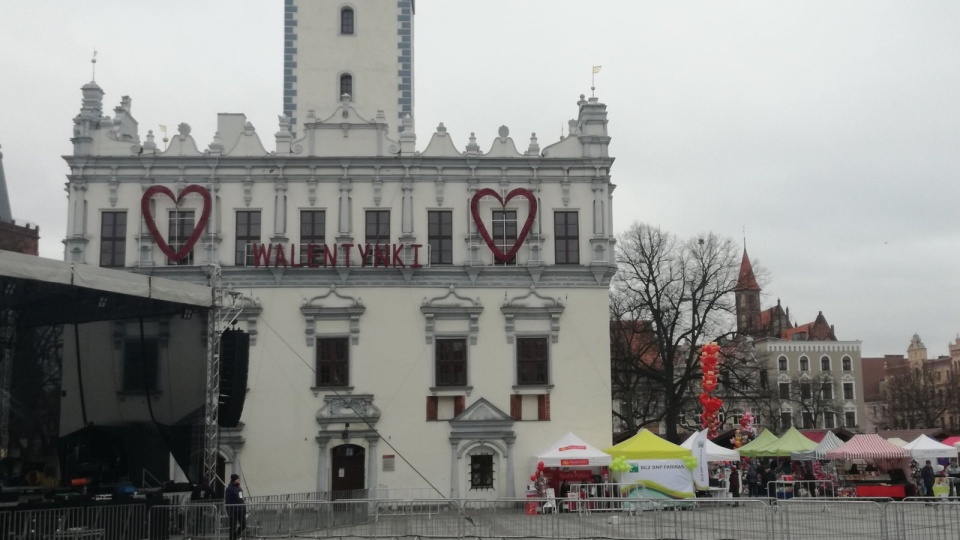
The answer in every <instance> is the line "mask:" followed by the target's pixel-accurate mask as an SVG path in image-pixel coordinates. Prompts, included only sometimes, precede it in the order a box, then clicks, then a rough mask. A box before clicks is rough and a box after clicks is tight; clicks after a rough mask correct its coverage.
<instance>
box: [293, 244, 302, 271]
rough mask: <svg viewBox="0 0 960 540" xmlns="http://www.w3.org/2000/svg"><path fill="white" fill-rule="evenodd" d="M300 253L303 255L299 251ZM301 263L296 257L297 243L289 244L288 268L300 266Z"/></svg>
mask: <svg viewBox="0 0 960 540" xmlns="http://www.w3.org/2000/svg"><path fill="white" fill-rule="evenodd" d="M301 255H303V254H302V253H301ZM302 267H303V264H302V263H300V261H299V260H298V259H297V245H296V244H290V268H302Z"/></svg>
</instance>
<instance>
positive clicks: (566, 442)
mask: <svg viewBox="0 0 960 540" xmlns="http://www.w3.org/2000/svg"><path fill="white" fill-rule="evenodd" d="M610 460H611V457H610V454H606V453H604V452H603V451H602V450H599V449H598V448H596V447H593V446H591V445H589V444H587V443H586V442H584V441H583V439H581V438H580V437H577V436H576V435H574V434H573V433H567V434H566V435H564V436H563V437H560V439H558V440H557V442H555V443H553V444H551V445H550V446H548V447H546V448H544V449H543V450H541V451H540V452H538V453H537V454H535V455H534V456H533V463H534V468H536V464H537V463H539V462H541V461H542V462H543V465H544V467H606V466H608V465H610Z"/></svg>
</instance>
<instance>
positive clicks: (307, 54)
mask: <svg viewBox="0 0 960 540" xmlns="http://www.w3.org/2000/svg"><path fill="white" fill-rule="evenodd" d="M285 9H286V13H285V20H284V53H283V57H284V62H283V66H284V69H283V74H284V76H283V111H284V115H286V116H288V117H290V118H291V120H292V122H291V123H292V126H293V127H292V129H293V130H294V131H295V132H299V133H302V132H303V129H302V126H303V124H304V123H306V122H307V115H308V113H309V111H311V110H312V111H314V115H315V117H316V119H317V120H318V121H323V120H326V119H327V118H329V117H330V116H331V115H333V114H334V113H335V111H336V110H337V108H338V107H339V106H340V104H341V99H344V95H345V94H346V95H349V96H350V100H351V101H352V102H353V106H354V108H355V109H356V111H357V112H358V114H360V116H362V117H364V118H365V119H367V120H371V121H372V120H374V119H375V118H377V116H378V112H379V111H383V114H384V117H385V118H386V124H387V125H388V126H389V136H390V137H391V138H392V139H394V140H396V138H397V134H398V133H399V131H400V125H401V120H402V119H403V118H404V117H406V116H408V115H409V116H410V117H413V14H414V1H413V0H397V1H396V2H391V1H386V0H349V1H347V2H342V1H340V0H337V1H332V0H286V8H285Z"/></svg>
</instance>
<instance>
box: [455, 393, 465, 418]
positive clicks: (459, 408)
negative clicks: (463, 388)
mask: <svg viewBox="0 0 960 540" xmlns="http://www.w3.org/2000/svg"><path fill="white" fill-rule="evenodd" d="M466 405H467V397H466V396H457V397H455V398H454V399H453V415H454V416H459V415H460V413H462V412H463V409H465V408H466Z"/></svg>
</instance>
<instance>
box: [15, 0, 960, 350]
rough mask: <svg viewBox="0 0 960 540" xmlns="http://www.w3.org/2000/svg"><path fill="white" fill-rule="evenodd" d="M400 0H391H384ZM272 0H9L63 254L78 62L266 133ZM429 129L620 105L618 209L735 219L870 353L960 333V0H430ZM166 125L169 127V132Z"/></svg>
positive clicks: (39, 176) (689, 226)
mask: <svg viewBox="0 0 960 540" xmlns="http://www.w3.org/2000/svg"><path fill="white" fill-rule="evenodd" d="M383 1H385V2H386V1H391V0H383ZM282 21H283V1H282V0H203V1H202V2H197V1H187V0H173V1H170V2H164V3H146V2H130V1H129V0H126V1H120V0H84V1H82V2H63V1H52V0H34V1H30V2H14V1H7V2H4V3H3V6H2V7H0V145H2V152H3V154H4V158H3V165H4V168H5V171H6V176H7V183H8V190H9V192H10V199H11V203H12V207H13V214H14V217H15V218H18V219H21V220H25V221H30V222H34V223H37V224H39V225H40V231H41V235H42V240H41V254H42V255H43V256H45V257H52V258H58V259H59V258H62V251H63V246H62V244H61V240H62V239H63V237H64V234H65V230H66V229H65V227H66V226H65V221H66V213H67V210H66V195H65V193H64V191H63V186H64V183H65V175H66V173H67V168H66V165H65V163H64V161H63V160H62V159H61V158H60V156H61V155H64V154H67V153H69V152H70V151H71V145H70V142H69V138H70V136H71V128H72V123H71V120H72V118H73V116H75V115H76V114H77V112H78V111H79V108H80V98H81V95H80V86H81V85H83V84H84V83H86V82H88V81H89V80H90V78H91V72H90V68H91V64H90V57H91V54H92V52H93V50H94V49H96V50H97V51H99V54H98V60H99V62H98V63H97V82H98V83H99V84H100V85H101V87H102V88H103V89H104V91H105V92H106V103H105V105H106V106H105V109H107V110H108V111H110V114H112V109H113V107H115V106H116V105H118V104H119V100H120V97H121V96H122V95H130V96H131V97H132V98H133V115H134V116H135V117H136V118H137V120H138V121H139V122H140V126H141V135H142V136H145V134H146V130H147V129H154V130H155V131H156V130H157V129H158V126H159V125H160V124H166V125H167V126H169V127H170V132H171V133H174V132H175V126H176V125H177V124H178V123H179V122H187V123H189V124H190V125H191V126H192V127H193V135H194V137H195V138H196V139H197V141H198V143H199V145H200V146H201V147H205V146H206V145H207V144H208V143H209V142H210V140H211V138H212V136H213V131H214V126H215V123H216V114H217V113H218V112H242V113H245V114H246V115H247V117H248V118H249V119H250V120H251V121H252V122H253V124H254V125H255V126H256V128H257V130H258V133H259V134H260V135H261V138H262V139H263V140H264V143H265V144H266V145H267V147H268V148H270V149H272V148H273V137H272V135H273V133H274V132H275V131H276V130H277V123H276V117H277V115H278V114H280V113H281V112H282V97H281V92H282V45H283V42H282V37H283V26H282ZM415 21H416V22H415V24H416V30H415V32H416V41H415V67H416V79H415V82H416V101H417V106H416V123H417V132H418V135H419V147H420V148H421V149H422V148H423V147H424V145H425V144H426V143H427V142H428V141H429V136H430V133H431V132H432V131H433V130H434V128H435V127H436V125H437V124H438V123H439V122H444V124H445V125H446V126H447V129H448V130H449V131H450V133H451V134H452V136H453V137H454V140H455V141H457V142H458V144H459V145H460V146H461V147H462V146H464V145H465V144H466V143H467V138H468V137H469V135H470V132H471V131H474V132H476V133H477V136H478V138H479V140H480V144H481V147H483V148H486V147H489V145H490V142H491V141H492V139H493V137H494V136H495V135H496V133H497V128H498V127H499V126H500V125H502V124H505V125H507V126H508V127H509V128H510V129H511V134H512V136H513V137H514V138H515V139H516V140H517V145H518V147H521V148H523V147H524V146H526V141H527V138H528V137H529V134H530V133H531V132H536V133H537V135H538V136H539V139H540V144H541V146H546V145H547V144H550V143H551V142H554V141H556V140H557V138H558V137H559V135H560V133H561V129H562V128H563V127H564V126H565V125H566V122H567V120H569V119H571V118H574V117H575V116H576V114H577V110H576V102H577V99H578V96H579V95H580V94H581V93H586V94H589V92H590V88H589V87H590V73H591V66H593V65H602V66H603V69H602V71H601V72H600V73H599V74H598V75H597V80H596V85H597V96H598V97H599V98H600V99H601V100H602V101H603V102H604V103H606V104H607V105H608V107H609V115H610V134H611V136H612V137H613V142H612V145H611V153H612V154H613V155H614V156H615V157H616V158H617V161H616V163H615V164H614V168H613V178H614V182H615V183H616V184H617V185H618V188H617V191H616V193H615V197H614V200H615V203H614V204H615V206H614V222H615V227H616V229H617V231H621V230H623V229H625V228H626V227H627V226H629V225H630V223H632V222H633V221H635V220H640V221H644V222H648V223H652V224H656V225H660V226H661V227H663V228H664V229H666V230H668V231H671V232H673V233H676V234H678V235H680V236H684V237H687V236H693V235H696V234H698V233H701V232H704V231H714V232H716V233H718V234H721V235H723V236H728V237H731V238H735V239H737V241H738V242H740V241H741V239H742V237H743V234H744V233H743V231H744V229H746V239H747V246H748V249H749V253H750V255H751V257H752V258H753V259H754V260H755V261H759V262H760V263H761V264H762V265H763V266H764V267H766V268H767V270H768V271H769V273H770V275H769V278H770V280H769V282H768V283H767V284H766V285H765V290H764V294H765V299H764V307H767V306H769V305H772V304H773V303H775V302H776V300H777V298H780V299H781V300H782V303H783V304H784V305H786V306H789V308H790V313H791V316H792V317H793V318H794V319H795V320H796V321H797V322H799V323H801V324H802V323H805V322H809V321H812V320H813V319H814V318H815V317H816V315H817V312H818V311H823V313H824V315H825V316H826V317H827V320H828V321H829V322H830V323H831V324H833V325H835V326H836V333H837V337H838V338H839V339H841V340H862V341H863V353H864V355H865V356H879V355H883V354H902V353H904V352H905V350H906V347H907V345H908V344H909V342H910V337H911V336H912V335H913V334H914V333H915V332H916V333H919V334H920V336H921V337H922V338H923V340H924V341H925V343H926V344H927V346H928V348H929V349H930V353H931V354H932V355H937V354H946V353H947V343H948V342H949V341H951V340H953V339H954V338H955V337H956V336H957V335H958V333H960V305H958V301H957V300H958V297H960V294H958V293H960V280H958V269H960V217H958V213H957V211H956V210H955V203H960V181H958V180H960V31H958V28H960V2H957V1H955V0H944V1H923V0H910V1H900V2H888V1H880V0H866V1H860V2H853V1H843V2H838V1H836V0H829V1H819V2H817V1H809V0H805V1H797V2H780V1H778V2H770V1H767V0H757V1H743V2H717V1H704V2H665V1H661V2H646V1H639V0H591V1H589V2H584V1H582V0H577V1H574V0H522V1H520V0H484V1H482V2H477V1H467V0H417V15H416V20H415ZM158 139H159V137H158Z"/></svg>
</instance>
